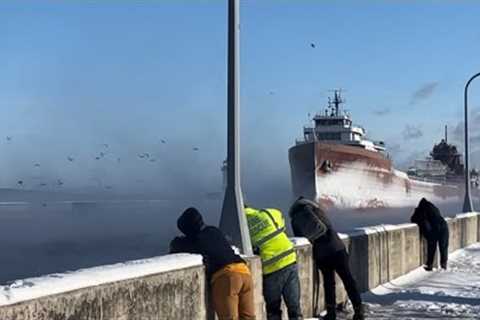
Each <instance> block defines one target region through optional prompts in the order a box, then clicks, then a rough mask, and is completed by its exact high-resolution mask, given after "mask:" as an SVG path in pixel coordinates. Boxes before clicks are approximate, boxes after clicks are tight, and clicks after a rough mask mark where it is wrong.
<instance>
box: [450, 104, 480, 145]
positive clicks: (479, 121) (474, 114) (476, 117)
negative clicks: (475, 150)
mask: <svg viewBox="0 0 480 320" xmlns="http://www.w3.org/2000/svg"><path fill="white" fill-rule="evenodd" d="M468 124H469V127H468V131H469V133H470V143H471V144H474V143H475V144H478V143H480V108H475V109H473V110H472V111H471V112H470V118H469V119H468ZM464 128H465V122H464V121H459V122H458V123H457V124H456V125H455V126H454V129H453V134H452V136H453V141H455V142H457V143H460V142H461V143H463V139H464V132H465V131H464Z"/></svg>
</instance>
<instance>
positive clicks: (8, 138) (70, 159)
mask: <svg viewBox="0 0 480 320" xmlns="http://www.w3.org/2000/svg"><path fill="white" fill-rule="evenodd" d="M5 139H6V141H7V142H12V141H13V137H12V136H6V137H5ZM160 143H162V144H166V143H167V141H166V140H165V139H160ZM102 147H103V150H102V151H100V152H99V153H98V154H97V155H96V156H95V157H94V159H95V160H97V161H98V160H101V159H103V158H105V157H106V156H107V155H108V149H109V147H110V146H109V145H108V144H107V143H104V144H102ZM192 150H193V151H195V152H197V151H200V148H198V147H193V148H192ZM137 157H138V158H139V159H142V160H146V161H149V162H156V161H157V159H156V158H154V157H153V155H152V154H150V153H148V152H143V153H139V154H138V155H137ZM66 160H67V161H68V162H75V158H74V157H73V156H67V157H66ZM116 161H117V162H120V161H121V159H120V158H119V157H117V158H116ZM33 166H34V167H35V168H40V167H41V165H40V163H38V162H35V163H34V164H33ZM17 185H18V186H20V187H22V188H23V187H25V181H24V180H18V181H17ZM53 185H55V186H58V187H60V186H63V185H64V182H63V181H62V179H57V180H56V182H55V183H54V184H53ZM37 186H39V187H47V186H48V184H47V183H45V182H41V183H39V184H38V185H37ZM112 188H113V187H112V186H110V185H107V186H105V189H112Z"/></svg>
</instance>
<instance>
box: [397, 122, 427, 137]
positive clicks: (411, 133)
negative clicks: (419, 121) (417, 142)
mask: <svg viewBox="0 0 480 320" xmlns="http://www.w3.org/2000/svg"><path fill="white" fill-rule="evenodd" d="M402 134H403V138H404V139H405V140H414V139H418V138H421V137H422V136H423V131H422V129H421V128H420V126H415V125H409V124H407V125H406V126H405V129H403V132H402Z"/></svg>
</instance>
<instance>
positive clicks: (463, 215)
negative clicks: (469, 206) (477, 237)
mask: <svg viewBox="0 0 480 320" xmlns="http://www.w3.org/2000/svg"><path fill="white" fill-rule="evenodd" d="M477 215H478V212H467V213H460V214H457V215H456V216H455V218H470V217H475V216H477Z"/></svg>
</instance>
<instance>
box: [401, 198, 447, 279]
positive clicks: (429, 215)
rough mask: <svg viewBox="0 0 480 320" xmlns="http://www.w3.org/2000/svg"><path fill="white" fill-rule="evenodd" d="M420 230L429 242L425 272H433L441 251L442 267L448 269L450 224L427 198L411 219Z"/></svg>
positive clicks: (421, 202) (420, 203) (421, 201)
mask: <svg viewBox="0 0 480 320" xmlns="http://www.w3.org/2000/svg"><path fill="white" fill-rule="evenodd" d="M410 220H411V221H412V222H413V223H416V224H417V225H418V227H419V229H420V234H421V235H422V236H423V237H424V238H425V239H426V240H427V263H426V265H425V267H424V268H425V270H427V271H432V270H433V258H434V257H435V252H436V251H437V244H438V247H439V249H440V266H441V267H442V269H447V261H448V237H449V232H448V224H447V222H446V221H445V219H444V218H443V217H442V215H441V213H440V210H438V208H437V207H436V206H435V205H434V204H433V203H431V202H430V201H428V200H427V199H425V198H422V200H420V202H419V204H418V206H417V207H416V208H415V211H414V213H413V215H412V217H411V218H410Z"/></svg>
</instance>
